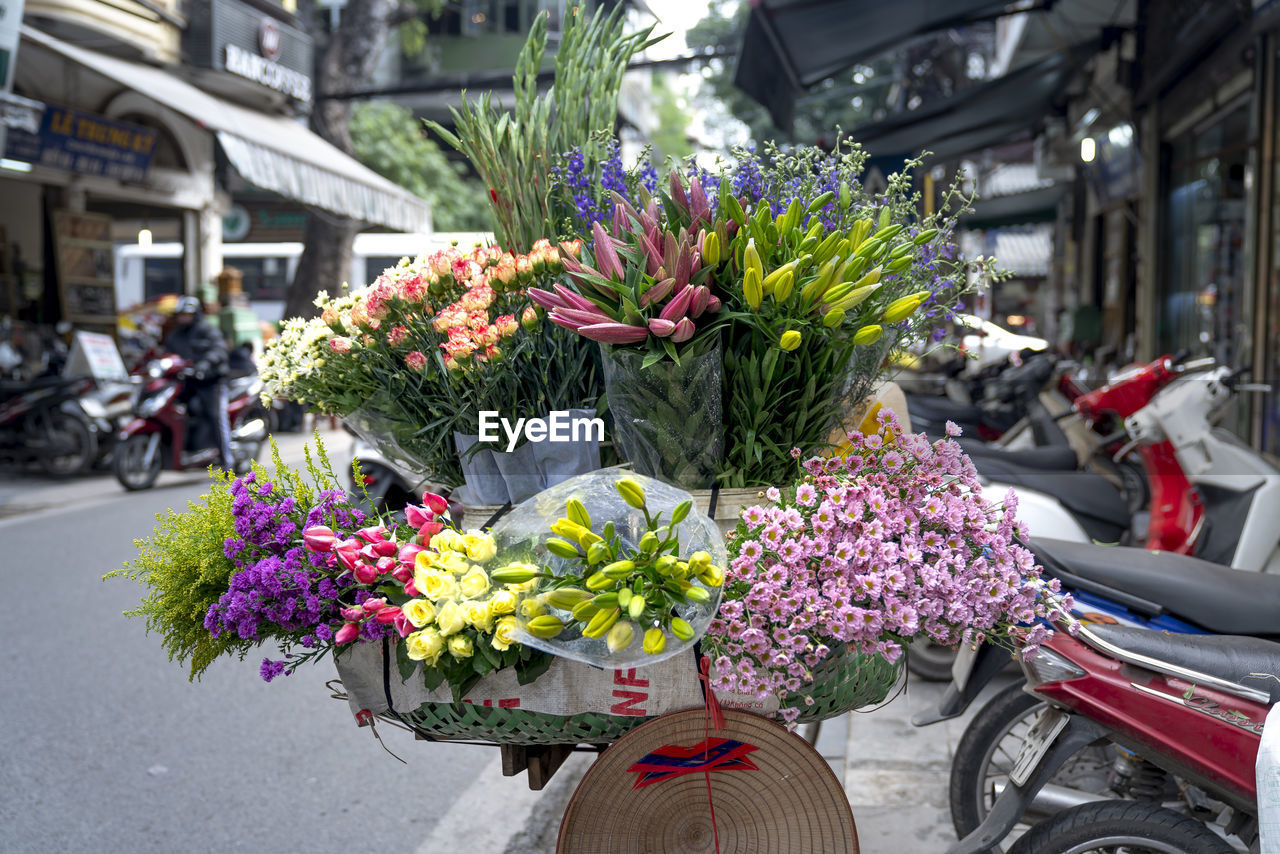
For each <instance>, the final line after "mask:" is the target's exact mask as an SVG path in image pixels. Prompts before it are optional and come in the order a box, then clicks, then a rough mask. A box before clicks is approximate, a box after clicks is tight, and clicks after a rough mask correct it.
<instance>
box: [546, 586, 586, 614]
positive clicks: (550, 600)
mask: <svg viewBox="0 0 1280 854" xmlns="http://www.w3.org/2000/svg"><path fill="white" fill-rule="evenodd" d="M544 598H545V599H546V601H547V604H548V605H550V606H551V607H552V608H559V609H560V610H562V611H572V610H573V607H574V606H575V605H577V604H578V603H579V602H585V601H587V600H588V599H590V598H591V594H590V593H588V592H587V591H585V590H580V589H579V588H577V587H561V588H560V589H559V590H550V591H548V592H547V593H546V595H545V597H544Z"/></svg>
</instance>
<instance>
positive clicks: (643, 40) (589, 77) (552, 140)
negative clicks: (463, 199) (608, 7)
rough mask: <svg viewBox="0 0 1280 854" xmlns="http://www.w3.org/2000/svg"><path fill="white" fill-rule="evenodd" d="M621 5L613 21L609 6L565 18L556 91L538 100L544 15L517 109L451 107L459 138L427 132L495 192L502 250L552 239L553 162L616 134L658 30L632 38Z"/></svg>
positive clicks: (519, 83) (520, 65) (487, 99)
mask: <svg viewBox="0 0 1280 854" xmlns="http://www.w3.org/2000/svg"><path fill="white" fill-rule="evenodd" d="M623 9H624V7H623V6H622V5H618V6H616V7H615V8H614V10H613V11H612V12H611V13H610V14H609V15H608V16H607V17H606V16H605V15H604V10H603V7H602V8H600V9H597V10H596V12H595V14H594V15H593V16H592V17H591V18H590V19H589V20H588V19H586V18H585V16H584V15H582V14H581V13H580V12H579V10H578V9H576V8H575V9H574V10H573V11H572V13H570V14H569V15H567V16H566V17H565V24H564V29H563V31H562V33H561V40H560V47H559V50H558V51H557V52H556V59H555V83H554V85H553V86H552V88H551V91H549V92H546V93H543V94H539V93H538V73H539V71H540V69H541V67H542V57H543V54H544V53H545V51H546V47H547V16H546V15H539V16H538V17H537V19H536V20H535V21H534V24H533V27H532V28H531V30H530V32H529V38H528V40H527V41H526V42H525V45H524V47H523V48H522V49H521V51H520V57H519V59H518V60H517V61H516V69H515V75H514V78H513V88H514V89H515V106H514V109H513V111H512V112H507V111H506V110H505V109H503V107H502V105H501V104H495V103H494V102H493V100H492V98H491V96H490V94H489V93H487V92H486V93H485V94H483V95H482V96H481V97H480V99H479V101H472V100H470V99H468V98H467V97H466V93H465V92H464V93H463V98H462V108H461V109H454V108H451V112H452V113H453V118H454V126H455V128H456V129H457V134H456V135H455V134H454V133H452V132H450V131H449V130H447V129H446V128H444V127H443V126H442V125H440V124H439V123H436V122H428V126H429V127H430V128H431V129H432V130H433V131H435V132H436V133H438V134H439V135H440V137H441V138H442V139H444V141H445V142H447V143H448V144H449V145H451V146H453V147H454V148H456V149H457V150H458V151H460V152H462V153H463V154H465V155H466V156H467V158H468V159H469V160H470V161H471V165H472V166H473V167H474V168H475V170H476V172H477V173H478V174H479V175H480V179H481V180H482V181H483V182H484V184H485V185H486V186H487V187H488V188H489V190H490V198H489V203H490V207H491V208H492V210H493V217H494V220H495V224H496V234H497V238H498V241H499V243H501V244H502V245H503V246H506V247H513V246H530V245H532V244H533V242H534V241H535V240H538V239H539V238H542V237H546V236H548V235H553V228H554V226H555V223H556V221H557V220H558V219H559V217H558V216H557V215H556V213H555V212H554V211H551V210H550V209H549V206H548V201H547V195H548V188H549V186H550V171H551V166H552V158H553V157H554V156H555V155H556V154H558V153H560V152H564V151H568V150H569V149H570V148H573V147H574V146H575V145H577V146H585V145H587V144H588V143H589V142H590V141H591V139H592V137H593V135H594V134H596V133H597V132H600V131H612V129H613V124H614V121H615V119H616V118H617V114H618V91H619V88H620V87H621V85H622V75H623V72H625V71H626V67H627V64H628V63H629V62H630V61H631V57H632V56H634V55H635V54H636V53H639V52H640V51H642V50H644V49H645V48H646V47H648V46H650V45H652V44H655V43H656V42H657V41H659V39H650V38H649V34H650V33H651V32H652V31H653V27H649V28H648V29H646V30H644V31H642V32H639V33H633V34H631V35H627V34H626V33H625V32H624V23H625V21H624V16H623Z"/></svg>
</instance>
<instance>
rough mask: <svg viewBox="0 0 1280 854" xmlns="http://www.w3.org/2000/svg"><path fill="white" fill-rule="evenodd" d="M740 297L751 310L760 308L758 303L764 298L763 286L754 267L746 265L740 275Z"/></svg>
mask: <svg viewBox="0 0 1280 854" xmlns="http://www.w3.org/2000/svg"><path fill="white" fill-rule="evenodd" d="M742 298H743V299H744V300H746V303H747V307H748V308H750V309H751V310H752V311H757V310H758V309H759V308H760V303H761V301H762V300H763V299H764V288H763V287H762V286H761V284H760V274H759V273H757V272H756V271H755V268H754V267H748V268H747V271H746V272H745V273H744V274H743V276H742Z"/></svg>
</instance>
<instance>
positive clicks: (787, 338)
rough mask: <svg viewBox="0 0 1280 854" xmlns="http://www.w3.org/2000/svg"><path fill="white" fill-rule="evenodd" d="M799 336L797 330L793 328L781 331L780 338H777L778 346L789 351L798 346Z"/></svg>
mask: <svg viewBox="0 0 1280 854" xmlns="http://www.w3.org/2000/svg"><path fill="white" fill-rule="evenodd" d="M800 337H801V336H800V333H799V332H797V331H796V330H794V329H788V330H787V331H786V332H784V333H782V338H780V339H779V340H778V346H779V347H781V348H782V349H783V350H786V351H788V352H790V351H791V350H794V349H795V348H797V347H799V346H800Z"/></svg>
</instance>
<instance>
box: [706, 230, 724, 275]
mask: <svg viewBox="0 0 1280 854" xmlns="http://www.w3.org/2000/svg"><path fill="white" fill-rule="evenodd" d="M702 263H704V264H706V265H707V266H709V267H715V266H716V265H718V264H719V263H720V235H718V234H716V233H715V232H714V231H713V232H711V233H710V234H708V235H707V236H706V237H705V238H703V240H702Z"/></svg>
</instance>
